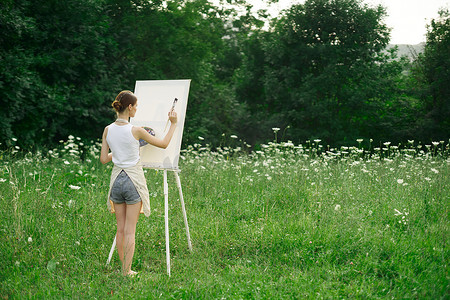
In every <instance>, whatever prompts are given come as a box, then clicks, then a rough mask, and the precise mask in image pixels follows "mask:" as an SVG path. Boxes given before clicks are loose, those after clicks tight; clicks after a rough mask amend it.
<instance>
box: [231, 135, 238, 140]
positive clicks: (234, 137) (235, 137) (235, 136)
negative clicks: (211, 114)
mask: <svg viewBox="0 0 450 300" xmlns="http://www.w3.org/2000/svg"><path fill="white" fill-rule="evenodd" d="M230 138H232V139H237V138H238V137H237V135H234V134H233V135H230Z"/></svg>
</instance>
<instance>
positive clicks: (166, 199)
mask: <svg viewBox="0 0 450 300" xmlns="http://www.w3.org/2000/svg"><path fill="white" fill-rule="evenodd" d="M164 217H165V227H166V264H167V274H168V275H169V276H170V245H169V186H168V184H167V170H164Z"/></svg>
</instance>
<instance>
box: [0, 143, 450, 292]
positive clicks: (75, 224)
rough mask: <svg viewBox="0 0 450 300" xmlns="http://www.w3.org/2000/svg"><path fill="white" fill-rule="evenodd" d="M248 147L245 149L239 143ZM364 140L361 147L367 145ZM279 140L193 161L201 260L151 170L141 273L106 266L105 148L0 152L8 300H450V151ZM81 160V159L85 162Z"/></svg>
mask: <svg viewBox="0 0 450 300" xmlns="http://www.w3.org/2000/svg"><path fill="white" fill-rule="evenodd" d="M236 141H237V140H236ZM360 144H361V141H360ZM362 146H363V145H360V147H343V148H340V149H330V148H329V147H327V146H321V144H320V141H319V140H316V141H311V142H309V143H305V145H297V146H295V145H293V144H292V143H269V144H267V145H262V147H261V148H260V149H258V150H255V151H253V152H249V153H246V152H244V151H243V150H242V149H246V148H247V145H246V144H243V145H234V146H233V147H229V148H228V147H223V148H219V149H215V150H214V151H213V150H211V149H210V148H209V146H208V145H200V144H196V145H193V146H189V147H188V148H187V149H186V150H184V151H183V152H182V155H183V159H182V160H181V162H180V168H181V170H182V172H181V174H180V178H181V182H182V186H183V192H184V198H185V201H186V209H187V214H188V221H189V225H190V231H191V238H192V242H193V248H194V250H193V252H192V253H191V252H190V251H189V250H188V247H187V241H186V235H185V232H184V223H183V220H182V214H181V208H180V204H179V201H178V192H177V190H176V184H175V180H174V178H173V177H169V186H170V189H169V198H170V239H171V254H172V260H171V262H172V276H171V277H170V278H169V277H168V276H167V274H166V266H165V237H164V203H163V202H164V196H163V187H162V181H163V176H162V173H161V172H158V171H155V170H147V171H146V177H147V179H148V185H149V190H150V200H151V206H152V215H151V216H150V218H145V217H143V216H141V217H140V219H139V222H138V228H137V237H136V241H137V245H136V253H135V257H134V261H133V268H134V269H136V270H137V271H138V272H139V276H138V277H135V278H124V277H123V276H121V274H120V272H119V271H120V263H119V260H118V257H117V253H115V255H114V256H113V260H112V262H111V264H110V265H108V266H106V265H105V263H106V259H107V257H108V253H109V249H110V246H111V243H112V241H113V238H114V235H115V218H114V215H112V214H110V213H109V212H108V211H107V209H106V196H107V191H108V185H109V176H110V171H111V166H110V165H109V166H103V165H101V164H100V163H99V161H98V158H97V157H98V151H99V146H98V144H95V143H92V144H91V145H85V144H83V143H81V142H80V141H79V140H77V139H76V138H73V137H70V139H69V140H68V141H66V142H62V143H61V147H60V148H58V149H52V150H50V151H45V153H44V152H42V151H41V152H37V153H33V154H31V153H28V154H25V153H22V152H18V151H20V150H18V149H12V150H9V151H6V152H3V153H1V154H0V156H1V159H0V218H1V222H0V249H1V252H0V253H1V256H0V282H1V285H0V295H2V298H55V297H56V298H72V297H75V298H78V297H79V298H106V297H112V298H123V297H133V298H136V297H149V298H207V299H209V298H306V297H311V298H351V297H357V298H392V297H394V298H403V297H405V298H429V299H439V298H448V297H449V296H450V295H449V290H450V288H449V283H450V280H449V279H450V278H449V273H448V261H449V244H448V240H449V203H450V201H449V200H450V199H449V198H450V191H449V183H450V182H449V175H450V174H449V164H450V159H449V158H448V144H447V145H446V144H445V143H435V144H432V145H429V146H423V147H421V148H419V147H418V145H417V144H414V143H413V142H412V143H410V144H409V145H404V146H401V145H400V146H398V145H397V146H392V145H390V144H388V143H386V144H385V145H380V147H378V148H376V147H372V145H369V144H367V145H366V150H364V149H363V148H362ZM80 157H81V158H80Z"/></svg>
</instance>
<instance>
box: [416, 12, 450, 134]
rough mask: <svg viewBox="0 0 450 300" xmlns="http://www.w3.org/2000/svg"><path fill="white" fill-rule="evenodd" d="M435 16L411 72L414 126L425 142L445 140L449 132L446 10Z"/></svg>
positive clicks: (449, 60) (449, 39) (449, 22)
mask: <svg viewBox="0 0 450 300" xmlns="http://www.w3.org/2000/svg"><path fill="white" fill-rule="evenodd" d="M439 15H440V17H439V18H437V19H434V20H432V21H431V23H430V25H429V26H428V32H427V40H426V45H425V51H424V53H423V55H422V56H420V57H419V58H418V60H417V62H416V68H415V69H414V72H413V75H414V76H415V79H416V80H415V82H414V84H415V85H419V86H420V87H421V89H420V90H419V91H418V92H419V93H418V96H419V97H420V99H421V104H422V117H421V118H420V120H419V122H418V124H417V126H418V128H417V129H418V133H419V134H420V136H421V137H422V138H423V139H424V140H427V141H430V140H436V139H440V140H443V139H447V138H449V132H450V12H449V10H448V9H447V10H441V11H440V12H439Z"/></svg>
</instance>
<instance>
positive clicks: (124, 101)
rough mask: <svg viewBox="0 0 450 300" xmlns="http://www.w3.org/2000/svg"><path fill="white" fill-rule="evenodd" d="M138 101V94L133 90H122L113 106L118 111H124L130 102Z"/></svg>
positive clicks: (132, 103) (133, 103)
mask: <svg viewBox="0 0 450 300" xmlns="http://www.w3.org/2000/svg"><path fill="white" fill-rule="evenodd" d="M136 101H137V98H136V96H135V95H134V94H133V93H132V92H131V91H121V92H120V93H119V94H118V95H117V97H116V99H115V100H114V102H113V103H112V104H111V106H112V107H113V108H114V110H115V111H116V112H118V113H121V112H123V111H124V110H125V109H126V108H127V107H128V106H129V105H130V104H131V105H135V104H136Z"/></svg>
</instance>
